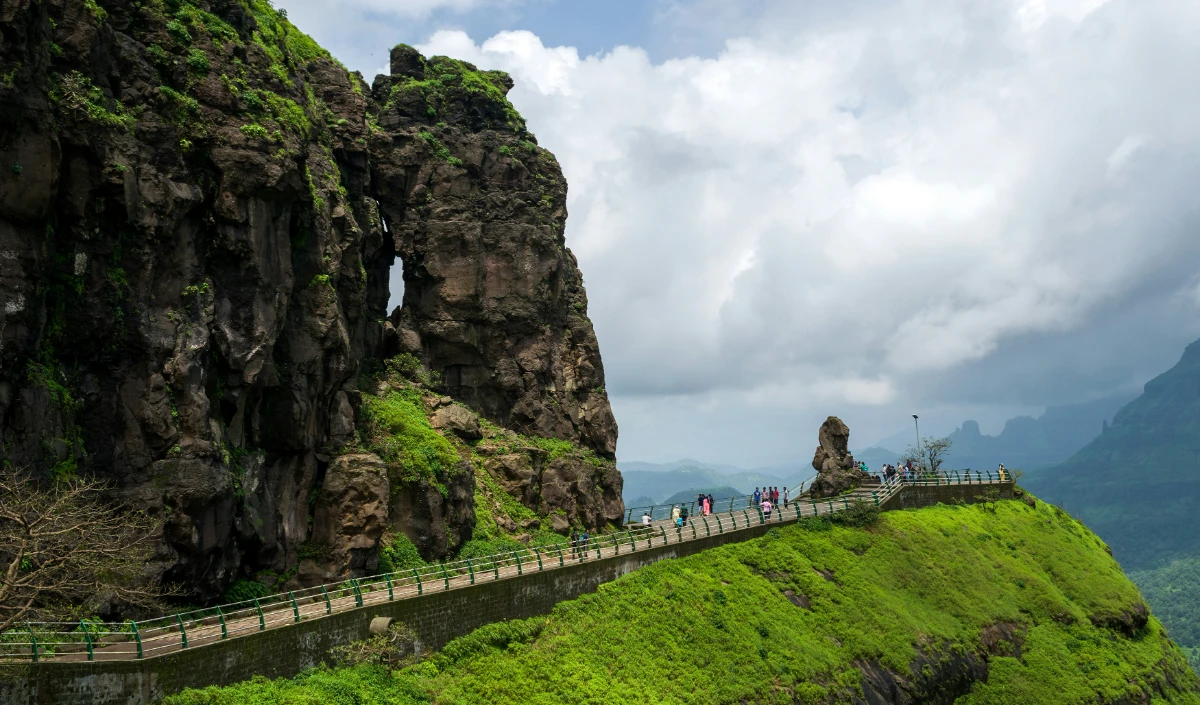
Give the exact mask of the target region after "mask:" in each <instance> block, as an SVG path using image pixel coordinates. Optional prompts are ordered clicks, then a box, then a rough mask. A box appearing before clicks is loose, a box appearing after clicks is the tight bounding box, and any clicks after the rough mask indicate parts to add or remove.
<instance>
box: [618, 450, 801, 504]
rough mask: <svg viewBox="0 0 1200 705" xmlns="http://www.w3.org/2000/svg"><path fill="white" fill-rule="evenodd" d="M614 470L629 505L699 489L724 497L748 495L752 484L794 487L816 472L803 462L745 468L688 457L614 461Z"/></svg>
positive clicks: (753, 485)
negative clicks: (645, 460)
mask: <svg viewBox="0 0 1200 705" xmlns="http://www.w3.org/2000/svg"><path fill="white" fill-rule="evenodd" d="M617 469H618V470H620V471H621V476H622V477H623V478H624V480H625V485H624V490H623V491H622V492H621V496H622V498H623V499H624V500H625V503H626V504H627V505H629V506H637V505H640V504H646V503H647V502H646V501H645V500H646V499H653V500H654V503H658V504H664V503H669V502H668V498H671V497H672V496H673V495H678V496H681V497H682V496H687V495H689V494H690V495H693V496H694V495H695V494H697V493H699V492H709V493H712V495H713V496H714V497H717V496H721V495H726V496H727V495H728V493H729V491H730V489H733V490H735V491H736V492H737V493H738V494H750V493H751V492H753V491H754V488H755V487H764V486H774V487H785V486H796V485H799V484H800V483H801V482H802V481H806V480H808V479H809V478H811V477H812V476H813V475H815V474H816V473H815V471H813V469H812V468H811V467H809V466H808V464H807V463H805V464H804V465H801V464H800V463H796V464H794V465H776V466H770V467H762V468H750V469H746V468H739V467H736V466H733V465H724V464H719V463H704V462H701V461H698V460H691V459H683V460H676V461H674V462H671V463H644V462H639V461H617ZM675 501H680V500H675Z"/></svg>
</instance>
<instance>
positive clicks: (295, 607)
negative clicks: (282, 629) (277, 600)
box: [288, 590, 300, 622]
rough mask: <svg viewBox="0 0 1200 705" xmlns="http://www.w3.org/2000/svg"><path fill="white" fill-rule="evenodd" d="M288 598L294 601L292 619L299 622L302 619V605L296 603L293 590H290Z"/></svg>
mask: <svg viewBox="0 0 1200 705" xmlns="http://www.w3.org/2000/svg"><path fill="white" fill-rule="evenodd" d="M288 599H289V600H291V601H292V621H293V622H299V621H300V605H298V604H296V596H295V595H293V594H292V591H291V590H288Z"/></svg>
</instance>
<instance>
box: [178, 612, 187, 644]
mask: <svg viewBox="0 0 1200 705" xmlns="http://www.w3.org/2000/svg"><path fill="white" fill-rule="evenodd" d="M175 621H176V622H179V641H180V642H181V644H180V646H179V648H181V649H186V648H187V630H186V629H184V628H183V618H182V617H180V616H179V613H178V612H176V613H175Z"/></svg>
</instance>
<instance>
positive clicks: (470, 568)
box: [467, 558, 475, 585]
mask: <svg viewBox="0 0 1200 705" xmlns="http://www.w3.org/2000/svg"><path fill="white" fill-rule="evenodd" d="M467 574H468V575H470V576H471V584H472V585H474V584H475V566H473V565H471V559H470V558H468V559H467Z"/></svg>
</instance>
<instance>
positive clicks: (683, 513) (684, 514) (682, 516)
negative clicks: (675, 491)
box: [679, 504, 688, 526]
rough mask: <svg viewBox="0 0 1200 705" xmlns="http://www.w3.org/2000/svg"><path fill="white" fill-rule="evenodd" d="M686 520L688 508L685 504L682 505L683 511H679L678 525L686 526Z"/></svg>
mask: <svg viewBox="0 0 1200 705" xmlns="http://www.w3.org/2000/svg"><path fill="white" fill-rule="evenodd" d="M687 520H688V508H687V505H686V504H685V505H683V509H681V510H679V525H680V526H687Z"/></svg>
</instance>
